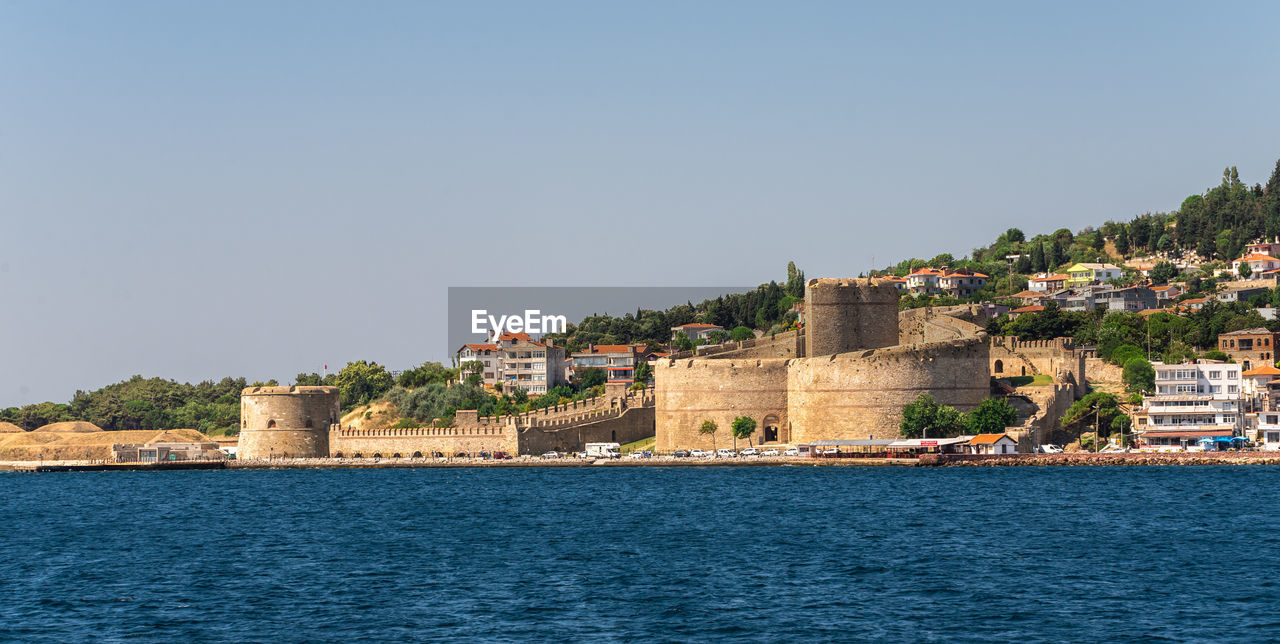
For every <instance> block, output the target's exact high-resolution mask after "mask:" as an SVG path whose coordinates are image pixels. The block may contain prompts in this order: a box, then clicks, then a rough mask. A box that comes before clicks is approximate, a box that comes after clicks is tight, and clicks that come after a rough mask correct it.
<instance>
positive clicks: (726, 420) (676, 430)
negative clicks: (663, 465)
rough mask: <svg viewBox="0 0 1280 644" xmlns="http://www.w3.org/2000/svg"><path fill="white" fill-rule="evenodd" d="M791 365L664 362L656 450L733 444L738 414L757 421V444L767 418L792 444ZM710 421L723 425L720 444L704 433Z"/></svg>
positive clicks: (658, 367) (658, 375) (658, 370)
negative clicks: (732, 431) (789, 421)
mask: <svg viewBox="0 0 1280 644" xmlns="http://www.w3.org/2000/svg"><path fill="white" fill-rule="evenodd" d="M787 363H788V361H787V360H784V359H760V360H753V359H745V360H731V359H723V360H708V359H698V358H694V359H689V358H686V359H683V360H659V361H658V362H657V363H656V364H655V366H654V370H653V372H654V382H655V385H656V386H655V391H656V393H657V408H656V410H655V412H654V422H655V426H656V432H657V446H656V449H657V450H658V451H660V452H667V451H673V450H677V449H693V448H701V449H711V448H712V446H713V445H714V446H715V447H727V446H730V445H732V443H733V440H732V436H731V434H730V426H731V425H732V424H733V419H734V418H736V417H738V416H749V417H751V418H754V419H755V421H756V431H755V434H753V436H752V441H753V442H755V443H759V442H761V439H763V437H764V433H763V432H764V427H765V424H766V420H767V421H769V422H770V423H774V422H775V419H776V424H777V426H778V427H779V434H780V435H779V440H781V441H782V442H788V440H789V439H788V436H787V435H788V432H787ZM704 420H712V421H715V423H716V424H717V425H718V426H719V429H718V430H717V431H716V434H715V438H714V441H713V439H712V438H711V437H710V436H705V435H702V434H700V433H698V428H699V427H701V426H702V422H703V421H704Z"/></svg>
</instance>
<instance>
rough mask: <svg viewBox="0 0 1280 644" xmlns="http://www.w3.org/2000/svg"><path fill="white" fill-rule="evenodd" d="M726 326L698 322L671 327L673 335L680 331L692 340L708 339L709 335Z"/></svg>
mask: <svg viewBox="0 0 1280 644" xmlns="http://www.w3.org/2000/svg"><path fill="white" fill-rule="evenodd" d="M723 330H724V327H722V326H719V325H716V324H703V323H701V322H696V323H693V324H681V325H680V326H673V327H671V337H673V338H674V337H675V336H676V334H678V333H683V334H685V335H686V336H688V338H689V339H690V340H706V339H707V336H709V335H711V334H712V333H713V332H715V331H723Z"/></svg>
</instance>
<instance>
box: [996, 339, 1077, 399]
mask: <svg viewBox="0 0 1280 644" xmlns="http://www.w3.org/2000/svg"><path fill="white" fill-rule="evenodd" d="M1085 364H1086V360H1085V357H1084V354H1083V353H1081V352H1079V351H1076V350H1075V349H1074V348H1072V347H1071V340H1070V339H1068V338H1054V339H1052V340H1019V339H1017V338H1014V337H993V338H991V374H992V375H993V376H996V377H997V378H999V377H1013V376H1033V375H1036V374H1045V375H1048V376H1052V377H1053V378H1054V380H1055V381H1056V382H1062V383H1067V384H1072V385H1075V387H1076V389H1075V393H1076V397H1077V398H1078V397H1080V396H1082V395H1084V384H1085V377H1086V373H1087V372H1086V368H1085Z"/></svg>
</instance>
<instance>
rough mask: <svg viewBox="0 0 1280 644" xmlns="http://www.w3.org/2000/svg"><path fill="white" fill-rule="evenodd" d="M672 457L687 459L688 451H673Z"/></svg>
mask: <svg viewBox="0 0 1280 644" xmlns="http://www.w3.org/2000/svg"><path fill="white" fill-rule="evenodd" d="M672 456H674V457H675V458H689V450H687V449H678V450H676V451H675V453H674V454H672Z"/></svg>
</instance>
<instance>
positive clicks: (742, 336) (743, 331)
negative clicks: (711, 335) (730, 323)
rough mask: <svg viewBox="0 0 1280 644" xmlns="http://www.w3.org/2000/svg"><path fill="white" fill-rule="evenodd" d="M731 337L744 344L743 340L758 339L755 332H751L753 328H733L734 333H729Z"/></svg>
mask: <svg viewBox="0 0 1280 644" xmlns="http://www.w3.org/2000/svg"><path fill="white" fill-rule="evenodd" d="M729 337H731V338H733V340H734V341H736V342H742V341H743V340H750V339H752V338H754V337H756V334H755V331H752V330H751V327H746V326H736V327H734V328H733V331H730V332H729Z"/></svg>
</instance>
